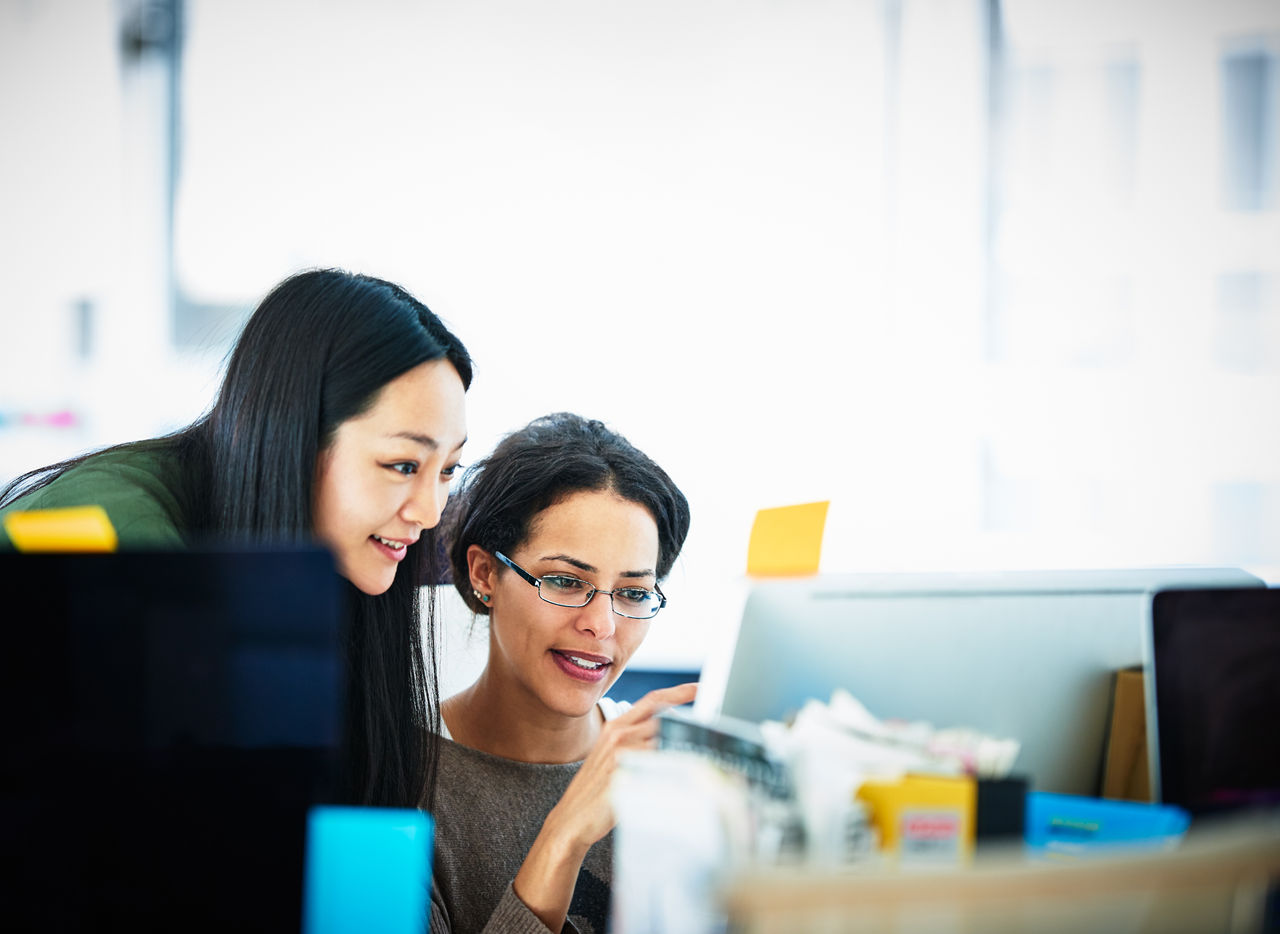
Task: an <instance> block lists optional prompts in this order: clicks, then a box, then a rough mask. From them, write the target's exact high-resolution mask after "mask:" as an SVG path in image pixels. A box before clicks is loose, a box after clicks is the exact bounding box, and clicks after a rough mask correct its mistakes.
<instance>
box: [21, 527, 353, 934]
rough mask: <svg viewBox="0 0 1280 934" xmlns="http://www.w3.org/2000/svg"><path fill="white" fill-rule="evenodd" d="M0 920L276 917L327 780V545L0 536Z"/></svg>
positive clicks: (297, 904)
mask: <svg viewBox="0 0 1280 934" xmlns="http://www.w3.org/2000/svg"><path fill="white" fill-rule="evenodd" d="M0 594H3V598H4V601H5V610H4V612H3V614H2V615H3V618H4V620H5V626H4V629H3V631H4V643H5V644H4V647H3V650H2V651H0V659H2V660H0V692H2V695H0V696H2V697H3V702H4V709H5V711H6V718H5V719H6V723H5V740H4V747H5V754H4V757H3V766H0V808H2V809H3V817H2V824H0V839H2V840H3V851H4V854H5V862H6V864H7V865H8V868H7V869H6V872H5V874H4V895H3V899H2V900H0V904H2V905H3V907H2V908H0V917H2V918H3V922H0V923H3V925H4V926H5V927H7V928H9V929H10V930H14V929H29V928H30V929H40V930H82V929H86V930H96V929H113V928H121V929H131V930H152V929H158V928H162V927H163V928H166V929H170V930H187V929H190V928H192V927H196V928H222V929H225V930H232V929H234V930H245V929H258V930H293V931H297V930H299V928H300V923H301V914H302V903H303V877H304V852H305V846H306V821H307V814H308V811H309V810H310V809H311V807H312V806H313V805H316V804H321V803H325V802H331V801H333V800H334V799H335V790H336V782H337V764H338V754H339V750H338V747H339V743H340V736H341V732H342V730H341V726H342V709H343V703H342V700H343V697H342V694H343V675H344V672H343V663H342V653H341V644H342V643H341V631H340V628H341V620H342V619H343V617H344V614H343V612H342V600H343V589H342V582H341V578H340V577H339V576H338V575H337V574H336V573H335V571H334V567H333V562H332V559H331V558H330V556H329V555H328V553H327V552H325V551H323V550H321V549H318V548H314V549H313V548H294V549H288V550H271V549H249V550H246V549H238V550H219V549H216V548H209V549H201V550H194V551H164V552H121V553H116V554H94V555H88V554H17V553H0Z"/></svg>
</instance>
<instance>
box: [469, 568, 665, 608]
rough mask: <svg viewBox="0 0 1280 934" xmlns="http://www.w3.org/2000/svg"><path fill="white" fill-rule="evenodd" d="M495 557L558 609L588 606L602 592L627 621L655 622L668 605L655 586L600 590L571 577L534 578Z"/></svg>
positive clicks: (521, 569) (563, 575)
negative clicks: (559, 607)
mask: <svg viewBox="0 0 1280 934" xmlns="http://www.w3.org/2000/svg"><path fill="white" fill-rule="evenodd" d="M493 554H494V557H496V558H497V559H498V560H499V561H501V562H502V563H503V564H505V565H506V566H507V567H509V568H511V570H513V571H515V572H516V573H517V574H519V575H520V576H521V577H523V578H524V579H525V580H526V581H528V582H529V583H530V584H532V585H533V586H534V587H537V588H538V596H539V597H541V598H542V599H543V600H545V601H546V602H547V603H553V604H555V605H556V606H586V605H587V604H588V603H590V602H591V598H592V597H594V596H595V595H596V594H598V593H603V594H608V595H609V603H610V605H612V607H613V612H615V613H617V614H618V615H619V616H625V617H626V618H627V619H652V618H653V617H655V616H657V615H658V611H659V610H660V609H662V608H663V607H664V606H666V605H667V598H666V596H665V595H664V594H663V593H662V591H661V590H659V589H658V585H657V584H655V585H654V587H653V590H646V589H645V588H644V587H618V588H617V589H615V590H600V589H599V588H598V587H596V586H595V585H593V584H589V583H587V582H586V581H584V580H580V579H579V578H576V577H571V576H570V575H568V574H546V575H544V576H542V577H534V576H533V575H532V574H530V573H529V572H528V571H526V570H525V569H524V568H522V567H520V565H518V564H516V563H515V562H514V561H512V560H511V559H510V558H508V557H507V556H506V555H504V554H503V553H502V552H500V551H495V552H494V553H493Z"/></svg>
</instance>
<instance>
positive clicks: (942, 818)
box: [898, 808, 960, 861]
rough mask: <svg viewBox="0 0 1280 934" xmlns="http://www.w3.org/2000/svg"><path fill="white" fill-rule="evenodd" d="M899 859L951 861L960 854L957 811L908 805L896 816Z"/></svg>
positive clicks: (958, 816)
mask: <svg viewBox="0 0 1280 934" xmlns="http://www.w3.org/2000/svg"><path fill="white" fill-rule="evenodd" d="M898 852H899V854H900V856H901V857H902V858H903V859H928V860H934V859H936V860H947V861H954V860H955V859H957V858H958V857H959V855H960V815H959V813H957V812H956V811H951V810H934V809H924V808H912V809H909V810H904V811H902V813H901V814H900V815H899V818H898Z"/></svg>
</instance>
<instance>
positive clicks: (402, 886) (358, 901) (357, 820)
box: [302, 806, 435, 934]
mask: <svg viewBox="0 0 1280 934" xmlns="http://www.w3.org/2000/svg"><path fill="white" fill-rule="evenodd" d="M434 830H435V825H434V823H433V821H432V819H431V816H430V815H428V814H424V813H423V812H422V811H418V810H415V809H402V808H362V807H334V806H325V807H314V808H312V809H311V811H310V813H309V814H308V816H307V866H306V881H305V890H304V893H303V906H302V910H303V921H302V930H303V932H304V934H347V932H352V931H380V932H385V934H409V932H413V934H421V932H423V931H426V929H427V923H428V903H429V900H430V892H431V849H432V842H433V838H432V835H433V832H434Z"/></svg>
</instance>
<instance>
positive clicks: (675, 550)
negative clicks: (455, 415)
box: [443, 412, 689, 615]
mask: <svg viewBox="0 0 1280 934" xmlns="http://www.w3.org/2000/svg"><path fill="white" fill-rule="evenodd" d="M593 490H612V491H613V492H615V493H617V494H618V495H619V496H620V497H622V498H623V499H625V500H629V501H631V502H634V503H638V504H639V505H641V506H643V507H644V508H645V509H647V510H648V511H649V514H650V515H652V516H653V521H654V522H655V523H656V524H657V526H658V566H657V576H658V580H662V579H663V578H665V577H666V576H667V574H668V573H669V572H670V570H671V565H672V564H674V563H675V560H676V556H677V555H679V554H680V549H681V547H683V545H684V540H685V537H686V536H687V535H688V534H689V503H688V501H687V500H686V499H685V496H684V494H683V493H681V492H680V488H679V487H677V486H676V485H675V483H674V482H673V481H672V479H671V478H670V477H669V476H667V473H666V471H664V470H663V469H662V468H661V467H659V466H658V465H657V464H655V463H654V462H653V461H652V460H651V459H650V458H649V457H648V456H647V455H646V454H644V453H643V452H642V451H640V450H639V449H638V448H636V447H635V446H634V445H632V444H631V442H629V441H628V440H627V439H626V438H624V437H622V435H620V434H618V433H617V432H614V431H612V430H610V429H609V428H607V427H606V426H605V424H604V423H603V422H600V421H597V420H595V419H586V418H583V417H582V416H580V415H574V414H572V413H570V412H557V413H555V414H553V415H544V416H543V417H542V418H537V419H534V420H533V421H532V422H530V423H529V424H528V425H526V426H525V427H524V428H521V429H519V430H518V431H514V432H512V433H511V434H509V435H507V436H506V437H505V438H503V439H502V441H501V442H499V444H498V446H497V447H496V448H494V450H493V453H492V454H490V455H489V456H488V457H486V458H484V459H482V460H480V461H478V462H477V463H475V464H474V465H472V466H471V467H470V468H469V469H468V470H467V472H466V474H465V475H464V476H463V478H462V482H461V484H460V486H459V488H458V490H457V491H456V492H455V493H454V494H453V496H452V497H450V500H449V505H448V507H447V508H446V510H445V518H444V523H443V538H444V540H445V542H446V546H447V548H448V555H449V565H450V567H451V569H452V572H453V584H454V586H455V587H456V588H457V589H458V593H459V594H461V595H462V599H463V601H465V602H466V604H467V606H468V607H470V608H471V610H472V611H473V612H475V613H479V614H484V615H487V614H488V608H487V607H486V606H485V605H484V604H483V603H481V602H480V601H479V600H477V599H476V598H475V595H474V594H473V593H472V592H471V584H470V572H469V571H468V568H467V549H468V548H470V547H471V546H472V545H479V546H480V547H481V548H483V549H484V550H485V551H488V552H494V551H502V552H506V553H507V554H511V553H512V552H513V551H514V550H515V549H516V548H517V546H519V545H520V544H521V543H522V542H523V541H524V540H525V539H526V538H527V537H528V534H529V525H530V523H531V522H532V521H533V518H534V517H535V516H536V515H537V514H538V513H540V512H542V510H544V509H546V508H547V507H548V506H552V505H554V504H555V503H558V502H560V501H561V500H563V499H565V498H566V497H568V496H571V495H572V494H574V493H579V492H582V491H593Z"/></svg>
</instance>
